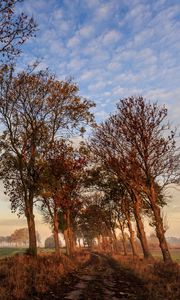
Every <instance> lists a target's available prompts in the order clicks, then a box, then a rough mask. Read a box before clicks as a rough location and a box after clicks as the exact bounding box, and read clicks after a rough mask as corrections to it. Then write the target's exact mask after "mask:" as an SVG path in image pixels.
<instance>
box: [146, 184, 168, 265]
mask: <svg viewBox="0 0 180 300" xmlns="http://www.w3.org/2000/svg"><path fill="white" fill-rule="evenodd" d="M150 202H151V207H152V210H153V213H154V219H155V226H156V234H157V238H158V240H159V246H160V248H161V252H162V255H163V260H164V262H172V258H171V255H170V252H169V249H168V244H167V241H166V238H165V230H164V226H163V219H162V217H161V210H160V207H159V206H158V204H157V195H156V192H155V189H154V187H153V185H152V184H151V187H150Z"/></svg>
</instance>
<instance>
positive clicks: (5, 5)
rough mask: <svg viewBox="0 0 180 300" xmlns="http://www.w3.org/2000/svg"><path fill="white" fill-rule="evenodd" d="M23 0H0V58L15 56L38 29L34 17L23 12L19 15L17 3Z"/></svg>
mask: <svg viewBox="0 0 180 300" xmlns="http://www.w3.org/2000/svg"><path fill="white" fill-rule="evenodd" d="M21 2H22V0H1V1H0V59H1V61H2V60H3V59H6V58H8V59H9V58H13V57H15V56H17V55H18V54H19V53H20V52H21V48H20V47H21V45H22V44H23V43H24V42H25V41H26V40H27V39H29V38H30V37H32V36H33V35H34V33H35V30H36V24H35V22H34V20H33V18H32V17H28V16H27V15H26V14H24V13H21V14H19V15H17V13H16V10H17V5H18V3H19V4H20V3H21Z"/></svg>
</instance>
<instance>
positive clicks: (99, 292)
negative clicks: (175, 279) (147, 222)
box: [34, 253, 148, 300]
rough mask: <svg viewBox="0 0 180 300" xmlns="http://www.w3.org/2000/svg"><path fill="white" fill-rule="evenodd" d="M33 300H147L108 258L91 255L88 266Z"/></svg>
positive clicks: (138, 284) (136, 282)
mask: <svg viewBox="0 0 180 300" xmlns="http://www.w3.org/2000/svg"><path fill="white" fill-rule="evenodd" d="M34 299H43V300H47V299H52V300H53V299H59V300H60V299H69V300H90V299H92V300H95V299H96V300H103V299H105V300H116V299H131V300H135V299H136V300H141V299H142V300H144V299H148V293H147V290H146V289H145V287H144V285H143V282H142V281H141V280H139V279H138V278H136V277H135V276H134V275H133V274H132V273H131V272H130V271H128V270H127V269H124V268H123V267H121V266H120V265H119V264H118V263H117V262H116V261H115V260H113V259H112V258H110V257H107V256H104V255H100V254H96V253H93V254H92V258H91V261H90V263H89V264H88V265H87V266H86V267H84V268H81V269H80V270H79V271H77V272H76V273H75V272H74V273H72V274H70V275H69V276H68V277H67V278H66V280H64V281H63V282H59V283H57V285H56V286H55V287H53V289H52V291H50V292H48V293H47V294H45V295H43V296H42V298H41V297H37V298H34Z"/></svg>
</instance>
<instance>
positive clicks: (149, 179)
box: [92, 97, 179, 261]
mask: <svg viewBox="0 0 180 300" xmlns="http://www.w3.org/2000/svg"><path fill="white" fill-rule="evenodd" d="M117 109H118V110H117V113H116V114H114V115H112V116H111V117H110V118H109V119H108V120H107V121H106V122H105V123H103V124H101V125H100V126H99V128H98V129H97V130H96V133H95V138H94V139H93V140H92V144H93V145H94V148H95V149H96V150H97V145H98V146H99V145H100V146H101V150H102V149H104V148H105V149H106V151H104V159H105V160H106V163H107V164H108V165H109V166H111V168H112V169H113V170H114V171H115V172H116V173H117V174H118V176H119V177H120V178H121V179H122V180H123V181H124V183H125V184H126V186H127V188H128V189H129V192H130V193H131V198H132V199H133V201H134V203H135V204H136V205H135V213H136V214H137V217H139V216H140V214H139V210H140V209H141V206H142V201H146V202H147V203H148V204H149V206H150V208H151V210H152V212H153V215H154V220H155V226H156V233H157V237H158V239H159V243H160V248H161V251H162V254H163V258H164V261H171V257H170V253H169V250H168V246H167V242H166V239H165V236H164V227H163V221H162V218H161V214H160V206H159V194H160V191H161V190H162V189H163V187H164V186H165V185H167V184H168V183H170V182H175V180H177V174H178V168H179V154H178V153H177V150H176V146H175V139H174V132H173V131H171V130H170V128H169V125H168V124H167V123H165V118H166V116H167V109H166V108H165V107H159V106H158V105H157V103H154V104H151V103H149V102H146V101H145V100H144V99H143V98H142V97H138V98H134V97H130V98H127V99H123V100H121V101H120V102H119V103H118V105H117ZM167 132H168V133H169V135H167ZM139 224H140V223H139ZM141 225H142V224H141ZM140 229H141V228H140V227H139V230H140Z"/></svg>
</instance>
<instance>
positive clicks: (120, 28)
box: [0, 0, 180, 236]
mask: <svg viewBox="0 0 180 300" xmlns="http://www.w3.org/2000/svg"><path fill="white" fill-rule="evenodd" d="M18 10H19V11H21V10H22V11H24V12H26V13H27V14H28V15H33V16H34V18H35V20H36V22H37V24H38V32H37V36H36V38H33V39H30V40H29V41H28V42H27V43H26V44H25V45H24V46H23V54H22V55H21V57H20V59H19V61H18V68H19V69H22V68H24V66H26V65H27V64H28V63H33V62H34V61H35V60H36V59H37V58H38V59H40V60H41V63H40V65H39V68H46V67H49V68H50V69H51V70H52V71H53V72H55V73H56V75H57V77H58V78H59V79H65V78H69V77H73V78H74V81H75V82H77V84H78V85H79V88H80V94H81V95H83V96H85V97H87V98H89V99H91V100H94V101H95V102H96V108H95V116H96V120H97V121H98V122H99V121H102V120H103V119H104V118H105V117H107V115H108V113H110V112H113V111H114V110H115V103H117V101H118V100H119V99H120V98H123V97H128V96H131V95H143V96H145V97H146V98H147V99H150V100H152V101H154V100H157V101H158V102H159V104H166V106H167V108H168V109H169V119H170V121H171V122H172V123H174V124H178V123H179V124H180V121H179V115H180V84H179V83H180V64H179V61H180V1H179V0H178V1H175V0H169V1H168V0H151V1H150V0H149V1H146V0H141V1H140V0H108V1H106V0H38V1H37V0H25V1H24V2H23V3H21V4H20V5H19V7H18ZM171 194H172V195H173V197H172V200H171V202H170V205H169V207H168V208H166V210H165V211H166V212H167V213H168V220H169V224H170V229H169V231H168V233H167V234H168V235H176V236H178V235H179V226H178V222H179V220H180V204H179V196H180V192H177V191H176V190H174V189H171ZM1 198H3V196H2V197H1ZM0 219H1V220H2V221H1V223H0V225H1V228H0V231H1V232H0V235H1V234H5V233H6V232H8V233H10V231H12V228H15V227H17V226H20V227H22V223H18V222H17V220H16V219H15V216H14V215H11V214H10V209H9V204H8V202H6V203H5V201H1V202H0ZM5 219H6V221H5ZM3 220H4V221H3ZM39 220H40V219H38V226H39V228H40V229H39V230H40V232H43V235H44V236H47V235H48V234H49V231H48V229H47V227H45V226H44V225H41V224H40V221H39ZM3 224H4V225H3ZM8 224H9V226H8ZM23 224H25V220H24V223H23ZM10 226H11V227H10ZM12 226H14V227H12ZM24 226H25V225H24Z"/></svg>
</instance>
